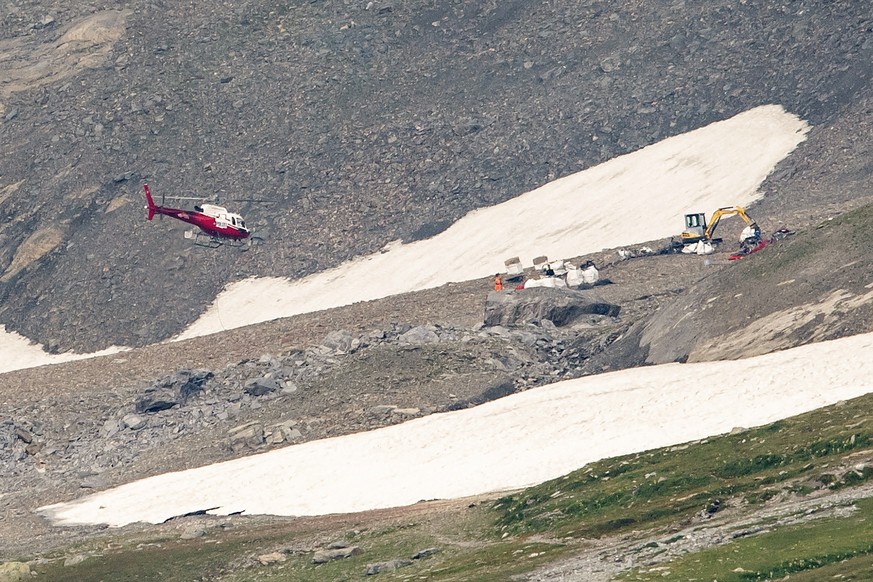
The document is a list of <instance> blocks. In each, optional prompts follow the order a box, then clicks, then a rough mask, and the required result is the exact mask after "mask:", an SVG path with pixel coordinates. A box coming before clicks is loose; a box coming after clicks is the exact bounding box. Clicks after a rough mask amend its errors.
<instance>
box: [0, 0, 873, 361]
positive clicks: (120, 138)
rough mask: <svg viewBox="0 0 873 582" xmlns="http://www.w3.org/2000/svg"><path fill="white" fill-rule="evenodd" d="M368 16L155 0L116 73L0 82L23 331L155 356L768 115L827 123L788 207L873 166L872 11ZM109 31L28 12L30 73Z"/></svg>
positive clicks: (816, 6) (19, 56)
mask: <svg viewBox="0 0 873 582" xmlns="http://www.w3.org/2000/svg"><path fill="white" fill-rule="evenodd" d="M365 5H366V3H360V4H358V5H356V6H352V5H351V4H342V5H341V4H339V3H338V2H335V1H328V2H317V3H308V4H306V5H305V6H297V5H295V6H294V7H293V10H292V9H291V8H278V9H277V8H276V5H275V3H273V2H266V1H265V0H253V1H252V2H248V3H246V4H245V5H244V6H238V7H233V8H231V7H229V6H225V5H219V4H218V3H217V2H212V1H208V2H206V3H203V4H198V7H197V9H196V10H195V9H190V7H187V6H182V5H178V6H176V5H167V6H164V5H161V4H160V3H150V2H143V1H141V0H134V2H132V3H129V4H128V5H127V6H128V7H129V8H130V12H129V13H126V14H125V15H124V16H123V17H122V16H113V18H115V19H116V20H121V21H122V24H119V25H118V30H119V31H121V34H120V36H119V37H118V38H113V39H107V40H106V42H105V43H102V44H100V43H97V44H95V45H94V47H92V49H93V51H94V55H95V56H96V55H98V52H97V51H103V52H100V53H99V56H100V59H102V60H99V64H98V65H97V66H95V68H87V69H75V70H73V69H72V68H69V67H67V68H66V69H63V70H61V69H62V68H63V67H62V65H63V66H66V65H64V62H62V61H58V62H59V63H60V64H58V65H57V67H58V68H59V70H58V71H57V72H56V75H55V76H54V77H50V78H41V79H24V78H21V79H18V78H16V82H14V83H4V84H3V85H2V86H0V133H2V135H3V138H2V139H0V219H2V224H3V225H4V228H3V230H2V232H0V324H3V325H5V326H6V328H7V329H9V330H13V331H18V332H20V333H22V334H23V335H25V336H27V337H29V338H32V339H34V340H36V341H39V342H40V343H43V344H45V345H49V346H50V347H51V349H53V350H55V351H65V350H68V349H76V350H79V351H90V350H93V349H97V348H104V347H108V346H110V345H112V344H121V345H131V346H139V345H144V344H149V343H153V342H155V341H156V340H161V339H165V338H167V337H170V336H172V335H173V334H175V333H177V332H179V331H180V330H182V329H183V328H185V327H186V326H187V325H188V324H190V323H191V322H192V321H194V320H195V319H196V318H197V317H198V316H199V315H200V314H201V312H202V311H203V310H204V309H205V308H206V306H208V305H209V303H210V302H211V301H212V299H213V298H214V297H215V295H216V294H217V292H218V291H220V290H221V288H222V287H223V286H224V285H225V284H226V283H228V282H230V281H232V280H235V279H239V278H243V277H247V276H250V275H271V276H288V277H300V276H303V275H306V274H309V273H312V272H315V271H318V270H321V269H324V268H327V267H330V266H334V265H337V264H338V263H340V262H341V261H343V260H346V259H348V258H350V257H353V256H356V255H359V254H364V253H368V252H373V251H375V250H377V249H379V248H381V247H382V246H383V245H384V244H385V243H387V242H389V241H391V240H396V239H404V240H415V239H417V238H421V237H424V236H430V235H432V234H433V233H436V232H439V231H440V230H442V229H443V228H445V226H446V225H447V224H450V223H452V222H453V221H455V220H457V219H458V218H459V217H461V216H463V215H464V214H465V213H466V212H468V211H469V210H471V209H474V208H477V207H481V206H486V205H491V204H495V203H498V202H501V201H504V200H507V199H510V198H512V197H514V196H517V195H518V194H520V193H522V192H525V191H528V190H530V189H532V188H534V187H536V186H539V185H542V184H544V183H546V182H548V181H551V180H553V179H555V178H557V177H560V176H564V175H567V174H570V173H573V172H575V171H578V170H581V169H584V168H586V167H590V166H593V165H595V164H597V163H600V162H603V161H605V160H608V159H610V158H613V157H615V156H617V155H620V154H623V153H627V152H630V151H634V150H636V149H639V148H641V147H644V146H646V145H648V144H651V143H654V142H657V141H660V140H662V139H664V138H666V137H668V136H671V135H676V134H679V133H682V132H685V131H688V130H691V129H695V128H698V127H701V126H703V125H706V124H708V123H710V122H713V121H717V120H721V119H724V118H727V117H730V116H732V115H734V114H736V113H739V112H741V111H744V110H747V109H749V108H751V107H754V106H757V105H761V104H765V103H778V104H781V105H783V106H784V107H785V108H786V109H787V110H789V111H791V112H794V113H797V114H798V115H800V116H802V117H804V118H806V119H808V120H809V121H810V122H811V123H812V124H813V125H814V126H817V127H818V128H819V131H814V132H812V134H811V136H810V145H808V146H806V148H807V149H806V151H808V152H809V153H811V154H817V155H811V156H809V158H808V159H809V160H810V161H809V162H806V163H801V164H799V165H797V164H795V165H794V166H792V167H790V168H789V170H788V171H777V172H776V173H775V174H774V177H773V179H774V180H781V182H780V183H779V187H778V188H768V192H771V193H773V195H774V196H775V195H779V193H780V192H783V191H784V190H785V189H786V188H785V185H786V184H785V183H786V182H788V183H791V181H792V180H795V179H796V180H800V178H803V181H802V182H798V183H801V184H802V188H801V190H803V191H802V192H800V193H799V195H798V196H797V198H796V199H798V200H803V199H804V196H803V194H804V193H805V192H807V191H813V192H815V189H816V186H820V187H821V191H822V192H825V193H828V195H836V194H834V193H833V192H832V191H833V190H834V189H833V187H832V185H833V184H835V183H836V184H846V187H845V188H842V187H841V188H839V189H838V190H839V195H858V196H860V195H863V192H862V191H861V189H860V188H858V187H857V186H852V184H855V185H857V184H863V183H864V182H865V180H866V179H867V178H869V176H870V174H871V171H873V170H871V169H870V168H869V165H868V164H867V161H866V160H868V159H869V155H864V152H869V151H870V149H871V148H870V145H871V140H873V132H871V131H867V130H866V129H865V128H864V127H859V126H858V124H847V125H846V126H845V127H843V126H840V125H839V122H840V121H841V119H842V118H843V117H844V116H848V115H850V114H851V115H855V114H856V113H858V114H859V115H858V118H859V119H860V122H861V123H862V125H863V124H864V123H866V124H868V125H869V115H866V116H864V115H860V113H863V112H864V111H869V107H870V104H871V101H870V100H871V99H873V97H871V94H870V81H871V74H873V58H871V55H873V40H871V38H873V33H871V30H873V21H871V15H870V10H869V6H868V4H867V3H865V2H857V1H855V0H837V1H833V2H819V1H816V0H797V1H795V2H790V3H786V2H782V1H779V2H777V1H776V0H761V1H758V2H748V3H745V4H743V3H737V2H734V1H732V0H730V1H729V0H706V1H703V2H683V1H677V2H671V3H661V2H642V3H632V4H629V3H626V2H621V1H619V0H604V1H599V2H590V1H587V0H585V1H575V2H573V1H571V2H562V3H538V2H534V3H529V2H528V3H525V2H510V3H506V2H502V3H492V4H487V5H486V4H476V3H474V4H437V5H435V4H434V3H432V2H423V1H421V0H414V1H411V2H407V3H403V4H402V5H399V4H398V5H392V7H391V10H379V9H367V8H366V6H365ZM46 14H52V17H51V18H52V22H51V25H49V26H43V25H41V24H40V23H41V22H43V21H44V20H45V18H46V16H45V15H46ZM92 16H93V14H92V7H91V6H88V5H78V4H76V3H61V2H56V1H52V0H40V1H39V2H35V3H30V4H21V3H19V5H17V6H16V9H15V11H13V12H10V14H9V15H7V17H6V18H5V19H4V21H3V22H2V23H0V40H3V41H4V42H12V43H14V45H10V47H11V48H10V49H9V51H8V52H9V54H10V55H11V56H10V58H11V59H12V60H11V61H10V68H9V70H10V71H19V70H30V68H29V67H30V65H35V64H36V63H37V62H38V61H39V59H42V61H40V64H42V62H52V63H54V61H48V60H47V59H46V58H44V57H45V55H43V54H42V53H40V52H39V50H37V49H39V48H40V47H44V46H51V45H52V43H55V42H56V41H58V40H59V38H60V37H61V36H62V35H63V34H65V32H66V31H67V30H68V29H69V28H70V27H71V26H74V25H76V23H79V22H80V21H82V19H85V18H91V17H92ZM13 49H14V50H13ZM89 50H90V49H89ZM82 60H85V59H82ZM52 66H55V65H52ZM156 73H159V74H156ZM16 74H17V73H16ZM54 78H57V79H58V80H57V81H52V79H54ZM833 127H838V128H841V129H840V131H837V132H834V131H831V129H832V128H833ZM788 164H789V165H791V162H788ZM143 181H149V182H150V183H151V185H152V187H153V192H155V194H156V195H157V196H161V195H163V194H166V195H168V196H169V195H184V196H201V197H203V198H204V199H205V200H208V201H215V200H216V199H217V200H218V201H219V202H221V203H223V204H226V205H227V206H229V207H232V209H234V210H239V211H241V212H242V213H243V214H244V216H245V217H246V219H247V221H248V223H249V225H250V226H252V227H254V229H255V231H256V233H258V234H260V235H261V236H263V237H264V238H265V239H266V243H265V245H263V246H262V248H261V249H260V250H259V251H257V252H250V253H238V252H236V251H233V250H231V249H224V248H222V249H215V250H206V249H201V248H197V247H191V245H190V242H189V241H186V240H185V239H183V238H182V236H181V233H182V232H183V231H184V230H185V229H186V228H187V225H183V224H181V223H177V222H176V221H173V220H170V219H168V220H163V221H154V222H151V223H147V222H145V220H144V219H145V215H144V211H143V210H142V182H143ZM236 199H243V200H245V201H236ZM251 200H258V201H262V200H266V201H268V202H270V205H269V206H266V205H262V204H260V203H259V202H251ZM168 203H169V201H168Z"/></svg>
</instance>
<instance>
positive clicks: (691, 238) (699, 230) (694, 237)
mask: <svg viewBox="0 0 873 582" xmlns="http://www.w3.org/2000/svg"><path fill="white" fill-rule="evenodd" d="M705 232H706V215H705V214H704V213H702V212H698V213H696V214H686V215H685V230H684V231H682V244H691V243H696V242H697V241H699V240H700V239H702V238H703V235H704V233H705Z"/></svg>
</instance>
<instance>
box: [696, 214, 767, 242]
mask: <svg viewBox="0 0 873 582" xmlns="http://www.w3.org/2000/svg"><path fill="white" fill-rule="evenodd" d="M734 214H736V215H737V216H739V217H740V218H742V219H743V222H745V223H746V224H747V225H748V226H749V227H750V229H751V232H753V233H754V236H755V237H760V236H761V229H760V228H758V224H757V223H756V222H755V221H754V220H752V219H751V218H749V215H748V214H746V209H745V208H743V207H742V206H726V207H724V208H719V209H718V210H716V211H715V212H713V213H712V218H710V219H709V225H708V226H707V224H706V215H705V214H704V213H702V212H698V213H697V214H686V215H685V230H684V231H683V232H682V244H683V245H690V244H694V243H696V242H698V241H701V240H702V241H705V242H707V243H712V242H717V240H718V239H716V240H715V241H713V235H714V234H715V229H716V228H717V227H718V222H719V221H720V220H721V219H722V218H723V217H725V216H732V215H734Z"/></svg>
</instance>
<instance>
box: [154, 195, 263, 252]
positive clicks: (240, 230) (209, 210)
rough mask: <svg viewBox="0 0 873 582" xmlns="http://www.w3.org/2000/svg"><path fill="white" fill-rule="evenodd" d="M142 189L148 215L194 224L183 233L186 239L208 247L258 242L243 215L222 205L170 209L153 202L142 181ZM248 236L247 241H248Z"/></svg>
mask: <svg viewBox="0 0 873 582" xmlns="http://www.w3.org/2000/svg"><path fill="white" fill-rule="evenodd" d="M143 190H145V196H146V202H147V203H148V205H147V206H146V209H147V210H148V211H149V215H148V218H147V219H146V220H151V219H152V218H154V216H155V214H161V215H163V216H169V217H171V218H175V219H177V220H181V221H182V222H187V223H188V224H191V225H194V226H196V227H197V228H199V229H200V230H194V229H191V230H189V231H186V232H185V238H190V239H194V244H196V245H198V246H202V247H208V248H213V249H214V248H218V247H220V246H221V245H228V246H234V247H244V248H246V249H248V248H250V247H251V244H252V242H260V241H261V239H260V237H251V238H249V237H250V236H251V234H252V233H251V230H249V229H248V228H246V223H245V221H244V220H243V218H242V216H240V215H239V214H236V213H234V212H228V210H227V208H224V207H223V206H216V205H215V204H203V205H202V206H194V210H193V211H192V210H182V209H181V208H169V207H167V206H163V200H161V204H162V205H161V206H159V205H157V204H155V201H154V200H153V199H152V193H151V191H149V185H148V184H143ZM247 239H248V240H247Z"/></svg>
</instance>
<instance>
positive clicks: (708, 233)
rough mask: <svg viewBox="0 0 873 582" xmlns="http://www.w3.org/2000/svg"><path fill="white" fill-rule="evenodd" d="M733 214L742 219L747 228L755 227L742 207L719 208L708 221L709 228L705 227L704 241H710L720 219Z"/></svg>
mask: <svg viewBox="0 0 873 582" xmlns="http://www.w3.org/2000/svg"><path fill="white" fill-rule="evenodd" d="M734 214H736V215H737V216H739V217H740V218H742V219H743V222H745V223H746V224H748V225H749V226H753V227H754V226H757V225H756V224H755V221H754V220H752V219H751V218H749V215H748V214H746V209H745V208H743V207H742V206H726V207H724V208H719V209H718V210H716V211H715V212H714V213H713V214H712V218H711V219H710V220H709V226H707V227H706V230H705V231H704V233H703V237H704V239H706V240H708V241H710V240H712V236H713V235H714V234H715V229H716V228H717V227H718V222H719V221H720V220H721V219H722V217H724V216H732V215H734Z"/></svg>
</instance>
